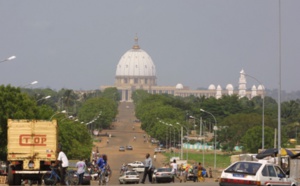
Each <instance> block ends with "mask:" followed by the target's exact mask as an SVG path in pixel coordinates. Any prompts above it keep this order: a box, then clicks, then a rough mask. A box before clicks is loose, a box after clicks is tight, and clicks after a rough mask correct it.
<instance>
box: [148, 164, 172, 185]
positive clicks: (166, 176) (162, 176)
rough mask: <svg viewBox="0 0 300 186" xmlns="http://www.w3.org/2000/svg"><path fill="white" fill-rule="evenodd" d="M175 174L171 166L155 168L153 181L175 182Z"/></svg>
mask: <svg viewBox="0 0 300 186" xmlns="http://www.w3.org/2000/svg"><path fill="white" fill-rule="evenodd" d="M173 181H174V176H173V174H172V169H171V168H169V167H161V168H157V169H155V170H154V172H153V175H152V183H161V182H173Z"/></svg>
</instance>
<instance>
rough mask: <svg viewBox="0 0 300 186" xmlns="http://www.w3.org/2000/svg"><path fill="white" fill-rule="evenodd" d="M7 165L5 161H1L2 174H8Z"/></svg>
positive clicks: (0, 172)
mask: <svg viewBox="0 0 300 186" xmlns="http://www.w3.org/2000/svg"><path fill="white" fill-rule="evenodd" d="M6 169H7V166H6V163H5V162H2V161H0V175H7V172H6Z"/></svg>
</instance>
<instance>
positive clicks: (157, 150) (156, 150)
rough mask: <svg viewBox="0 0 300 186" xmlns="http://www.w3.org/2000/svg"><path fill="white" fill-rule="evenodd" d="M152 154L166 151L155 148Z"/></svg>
mask: <svg viewBox="0 0 300 186" xmlns="http://www.w3.org/2000/svg"><path fill="white" fill-rule="evenodd" d="M154 152H159V153H160V152H166V150H165V149H163V148H155V149H154Z"/></svg>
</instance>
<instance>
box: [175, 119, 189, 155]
mask: <svg viewBox="0 0 300 186" xmlns="http://www.w3.org/2000/svg"><path fill="white" fill-rule="evenodd" d="M176 124H177V125H180V126H181V159H182V153H183V128H182V127H184V128H185V130H186V135H187V137H188V136H189V130H188V128H187V127H186V126H184V125H181V124H180V123H178V122H177V123H176ZM186 160H187V161H188V160H189V151H188V148H187V149H186Z"/></svg>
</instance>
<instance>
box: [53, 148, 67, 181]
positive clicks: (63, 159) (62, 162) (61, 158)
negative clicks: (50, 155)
mask: <svg viewBox="0 0 300 186" xmlns="http://www.w3.org/2000/svg"><path fill="white" fill-rule="evenodd" d="M58 151H59V153H58V157H57V160H56V162H55V166H57V165H58V164H59V167H60V184H61V185H66V182H65V177H66V173H67V169H68V166H69V160H68V157H67V156H66V154H65V153H64V152H63V151H62V145H61V144H59V145H58Z"/></svg>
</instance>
